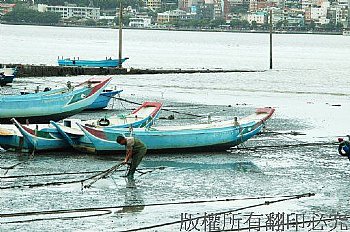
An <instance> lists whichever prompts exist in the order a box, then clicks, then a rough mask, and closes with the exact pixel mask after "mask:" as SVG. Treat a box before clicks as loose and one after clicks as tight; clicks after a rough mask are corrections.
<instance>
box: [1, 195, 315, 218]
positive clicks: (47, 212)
mask: <svg viewBox="0 0 350 232" xmlns="http://www.w3.org/2000/svg"><path fill="white" fill-rule="evenodd" d="M314 195H315V194H314V193H306V194H298V195H282V196H258V197H242V198H224V199H212V200H195V201H179V202H163V203H153V204H143V205H116V206H105V207H90V208H76V209H59V210H43V211H28V212H17V213H1V214H0V218H12V217H23V216H37V215H53V214H66V213H81V212H93V211H102V210H112V209H118V208H133V207H138V208H141V207H154V206H169V205H189V204H202V203H214V202H230V201H243V200H261V199H272V198H285V199H282V200H279V201H285V200H291V199H299V198H302V197H310V196H314ZM271 203H275V202H274V201H265V203H263V205H268V204H271ZM233 211H238V210H237V209H236V210H233ZM229 212H232V210H230V211H229ZM44 220H45V219H44Z"/></svg>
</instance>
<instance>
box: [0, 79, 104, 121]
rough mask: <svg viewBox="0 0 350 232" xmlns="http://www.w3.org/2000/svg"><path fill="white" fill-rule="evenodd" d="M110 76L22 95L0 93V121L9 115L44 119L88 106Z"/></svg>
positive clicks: (19, 119) (76, 111) (26, 119)
mask: <svg viewBox="0 0 350 232" xmlns="http://www.w3.org/2000/svg"><path fill="white" fill-rule="evenodd" d="M110 80H111V78H103V79H90V80H88V81H86V82H84V83H82V84H79V85H78V86H75V87H72V86H70V87H67V88H60V89H56V90H50V91H46V92H38V93H33V94H26V95H1V96H0V123H8V122H9V121H10V119H11V118H16V120H17V121H19V122H22V123H23V122H28V121H29V122H30V123H48V122H49V121H50V120H53V121H59V120H61V119H63V118H66V117H69V116H72V115H74V114H77V113H79V112H81V111H82V110H84V109H85V108H87V107H88V106H90V105H91V104H92V103H93V102H94V101H95V100H96V99H97V97H98V96H99V95H100V93H101V92H102V91H103V89H104V88H105V87H106V86H107V85H108V83H109V82H110Z"/></svg>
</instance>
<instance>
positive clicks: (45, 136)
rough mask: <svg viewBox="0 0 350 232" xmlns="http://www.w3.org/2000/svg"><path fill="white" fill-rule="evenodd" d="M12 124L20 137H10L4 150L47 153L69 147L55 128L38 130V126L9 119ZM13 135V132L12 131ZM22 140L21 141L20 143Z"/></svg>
mask: <svg viewBox="0 0 350 232" xmlns="http://www.w3.org/2000/svg"><path fill="white" fill-rule="evenodd" d="M11 121H12V123H13V124H14V125H15V126H16V127H17V129H18V130H19V132H20V133H21V135H22V136H23V137H21V136H12V140H9V139H10V138H9V137H8V141H10V142H11V143H10V144H5V146H3V147H4V148H15V149H16V150H22V151H23V150H25V151H28V152H33V151H49V150H61V149H68V148H70V147H71V146H70V145H69V143H67V142H66V140H65V139H63V138H62V136H61V134H60V133H57V130H55V128H50V127H44V128H41V129H39V126H38V125H35V128H34V129H33V128H30V127H29V126H25V125H21V124H20V123H19V122H17V120H16V119H14V118H13V119H11ZM13 133H14V131H13ZM21 139H22V141H20V140H21Z"/></svg>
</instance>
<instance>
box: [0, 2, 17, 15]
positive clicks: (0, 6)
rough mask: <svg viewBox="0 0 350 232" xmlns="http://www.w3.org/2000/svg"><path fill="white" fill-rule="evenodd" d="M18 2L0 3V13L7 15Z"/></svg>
mask: <svg viewBox="0 0 350 232" xmlns="http://www.w3.org/2000/svg"><path fill="white" fill-rule="evenodd" d="M15 6H16V4H6V3H0V15H5V14H7V13H9V12H11V11H12V9H13V8H14V7H15Z"/></svg>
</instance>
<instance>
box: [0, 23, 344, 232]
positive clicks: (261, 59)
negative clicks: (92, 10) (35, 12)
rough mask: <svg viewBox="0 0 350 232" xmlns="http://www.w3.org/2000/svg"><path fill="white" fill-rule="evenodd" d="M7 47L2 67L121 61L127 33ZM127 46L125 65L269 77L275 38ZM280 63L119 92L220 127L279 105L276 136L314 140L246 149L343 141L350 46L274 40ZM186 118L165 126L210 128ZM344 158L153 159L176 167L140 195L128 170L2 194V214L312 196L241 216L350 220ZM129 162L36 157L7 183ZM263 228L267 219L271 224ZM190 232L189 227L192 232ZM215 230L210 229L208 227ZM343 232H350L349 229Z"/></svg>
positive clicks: (146, 183)
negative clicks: (88, 183) (87, 181)
mask: <svg viewBox="0 0 350 232" xmlns="http://www.w3.org/2000/svg"><path fill="white" fill-rule="evenodd" d="M0 41H1V57H0V63H33V64H34V63H35V64H55V62H56V58H57V55H63V56H67V57H68V56H71V57H73V56H80V57H81V58H83V57H84V58H100V57H105V56H114V55H113V54H117V30H111V29H82V28H54V27H33V26H7V25H0ZM124 45H125V47H124V54H125V55H126V56H129V57H130V60H128V61H127V62H126V67H141V68H153V67H154V68H232V69H258V70H264V69H267V68H268V35H267V34H237V33H206V32H173V31H140V30H125V32H124ZM274 57H275V58H274V59H275V63H274V67H275V69H274V70H272V71H265V72H258V73H227V74H181V75H175V74H174V75H173V74H171V75H140V76H114V77H113V82H112V85H115V86H118V87H120V88H122V89H124V92H123V95H122V96H123V97H125V98H127V99H130V100H134V101H143V100H158V101H163V102H165V105H166V106H168V108H169V107H170V108H171V109H176V110H179V111H184V112H192V113H195V114H202V115H207V114H208V113H211V114H213V117H212V118H214V119H217V120H220V119H227V118H232V116H233V115H238V116H239V117H243V116H245V115H247V114H250V113H251V112H253V111H254V108H256V107H261V106H272V107H275V108H276V114H275V116H274V117H273V119H272V120H270V121H269V122H268V129H270V130H272V131H279V132H289V131H299V132H303V133H305V134H306V135H300V136H291V135H288V136H278V135H265V136H260V137H256V138H254V139H252V140H250V141H248V142H247V143H246V144H245V146H247V147H255V146H260V145H261V146H266V145H283V144H290V143H300V142H330V141H335V140H336V137H337V136H345V135H346V134H348V133H349V131H348V125H347V124H348V119H349V116H350V110H349V109H350V108H349V97H350V95H349V94H348V88H347V86H349V85H350V79H349V78H348V73H349V70H350V63H349V60H350V37H345V36H323V35H322V36H321V35H285V34H283V35H275V36H274ZM87 78H88V77H86V76H79V77H57V78H52V77H50V78H18V79H16V80H15V83H14V84H13V87H12V88H11V87H6V88H2V89H1V91H2V93H6V92H12V91H14V90H18V89H21V88H23V87H24V86H28V87H32V88H34V87H35V85H38V84H39V85H41V86H48V85H49V86H52V87H54V86H57V85H62V84H64V83H65V82H66V81H67V80H71V81H73V82H80V81H82V80H85V79H87ZM228 105H232V106H233V107H228ZM333 105H340V106H333ZM133 107H134V106H132V105H128V104H121V103H118V102H116V103H115V104H114V105H113V110H110V111H105V112H99V113H84V114H80V115H78V116H76V117H80V118H92V117H101V116H104V115H105V114H113V113H121V112H126V111H127V110H129V109H131V108H133ZM110 108H112V105H110ZM125 108H126V109H125ZM168 115H169V113H168V112H163V113H162V116H165V117H166V116H168ZM175 118H176V119H175V120H174V121H169V120H159V122H158V123H159V124H171V123H175V124H186V123H198V122H200V121H201V120H206V119H205V117H203V119H191V118H189V117H188V116H184V115H175ZM336 149H337V147H336V146H313V147H297V148H274V149H260V150H256V151H244V150H234V151H232V152H227V151H221V152H218V153H214V154H212V153H201V154H190V153H188V154H164V155H153V154H148V156H147V157H146V158H145V160H144V161H143V162H142V164H141V166H140V167H141V168H145V169H147V170H152V168H157V167H165V169H163V170H158V169H156V170H155V171H153V172H151V173H149V174H145V175H142V176H136V183H135V184H136V188H134V189H130V188H126V183H125V181H124V179H123V178H121V177H120V175H122V174H123V172H118V173H116V174H115V175H113V179H111V178H108V179H105V180H101V181H99V182H97V183H96V184H95V185H94V186H93V188H91V189H89V190H85V191H83V192H81V190H80V185H78V184H77V185H66V186H61V187H41V188H23V189H15V190H13V189H12V190H0V196H1V198H0V207H1V212H2V213H13V212H26V211H35V210H38V211H40V210H53V209H73V208H84V207H104V206H121V205H135V204H138V205H140V204H141V205H143V204H153V203H162V202H172V201H175V202H178V201H189V200H212V199H222V198H233V197H252V196H267V195H268V196H281V195H294V194H301V193H307V192H313V193H316V196H314V197H310V198H302V199H300V200H291V201H285V202H281V203H276V204H271V205H269V206H263V207H256V208H252V209H249V210H245V211H240V212H241V213H245V214H247V213H249V212H254V213H255V214H260V213H262V214H268V213H271V212H275V213H277V212H281V213H282V212H285V213H298V214H305V215H306V216H309V217H312V216H313V215H315V214H325V215H329V214H335V213H337V212H339V213H340V214H343V215H349V213H350V210H349V197H348V186H349V181H348V179H349V174H350V172H349V167H350V162H349V161H348V160H347V159H344V158H341V157H339V155H338V154H337V150H336ZM27 159H28V156H26V155H20V154H16V153H12V152H5V153H0V166H1V167H6V166H11V165H13V164H16V163H18V162H20V161H25V160H27ZM121 159H122V157H116V156H113V155H111V156H107V157H101V156H93V155H88V154H83V153H46V154H36V155H35V157H34V158H33V159H31V160H28V162H25V163H23V164H21V165H19V166H17V167H16V168H14V169H13V170H10V171H9V173H8V174H7V176H9V175H23V174H34V173H53V172H65V171H87V170H104V169H107V168H109V167H111V166H112V165H114V164H115V163H117V162H119V161H120V160H121ZM0 172H1V174H2V172H4V170H2V169H0ZM79 178H83V176H82V175H80V176H58V177H36V178H25V179H22V178H13V179H1V186H11V185H14V184H23V183H44V182H50V181H53V180H55V181H57V180H67V179H79ZM263 201H265V200H264V199H263V200H250V201H236V202H225V203H202V204H191V205H176V206H171V205H170V206H157V207H134V208H131V209H130V208H126V207H124V208H114V209H113V210H112V214H108V215H105V216H96V217H87V218H80V219H71V220H63V221H62V220H44V221H34V222H26V223H13V224H0V226H1V228H0V231H14V230H24V231H52V230H57V231H72V230H75V231H123V230H126V229H135V228H140V227H144V226H150V225H155V224H159V223H167V222H172V221H177V220H180V219H181V213H190V214H193V215H197V216H202V215H204V213H205V212H207V213H209V212H220V211H227V210H233V209H237V208H239V207H241V206H248V205H254V204H257V203H261V202H263ZM86 214H88V215H91V214H98V212H97V213H96V212H89V213H85V215H86ZM55 216H57V215H54V216H51V217H55ZM62 216H63V215H58V217H62ZM65 216H71V215H65ZM43 217H47V216H40V215H39V216H37V217H34V219H40V218H43ZM241 217H242V218H243V219H242V223H243V222H244V221H246V219H247V217H244V215H241ZM26 219H33V217H32V218H28V217H16V218H0V220H1V222H11V221H20V220H26ZM221 219H222V218H221ZM261 219H262V221H264V220H266V217H265V218H263V217H262V218H261ZM201 223H202V221H200V222H199V224H201ZM262 224H264V223H262ZM221 225H222V221H221ZM323 226H324V230H323V231H329V230H331V229H332V228H333V226H334V225H331V224H330V222H328V224H327V226H326V225H324V224H323ZM242 227H247V224H245V225H243V224H242ZM305 227H306V226H305ZM180 228H181V227H180V223H178V224H175V225H171V226H165V227H160V228H157V229H151V230H149V231H179V230H180ZM318 228H319V227H317V228H315V229H318ZM349 228H350V227H349ZM185 229H186V228H185V227H183V228H182V231H185ZM187 229H189V228H187ZM198 229H200V230H201V231H204V230H205V227H204V226H203V225H202V226H199V225H198ZM310 229H312V228H311V226H309V227H307V228H298V231H309V230H310ZM343 229H344V228H343ZM206 230H207V231H209V230H208V228H206ZM294 230H295V229H294ZM193 231H194V230H193ZM291 231H293V229H292V230H291ZM315 231H316V230H315ZM333 231H350V230H341V229H340V227H339V228H336V229H335V230H333Z"/></svg>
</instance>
